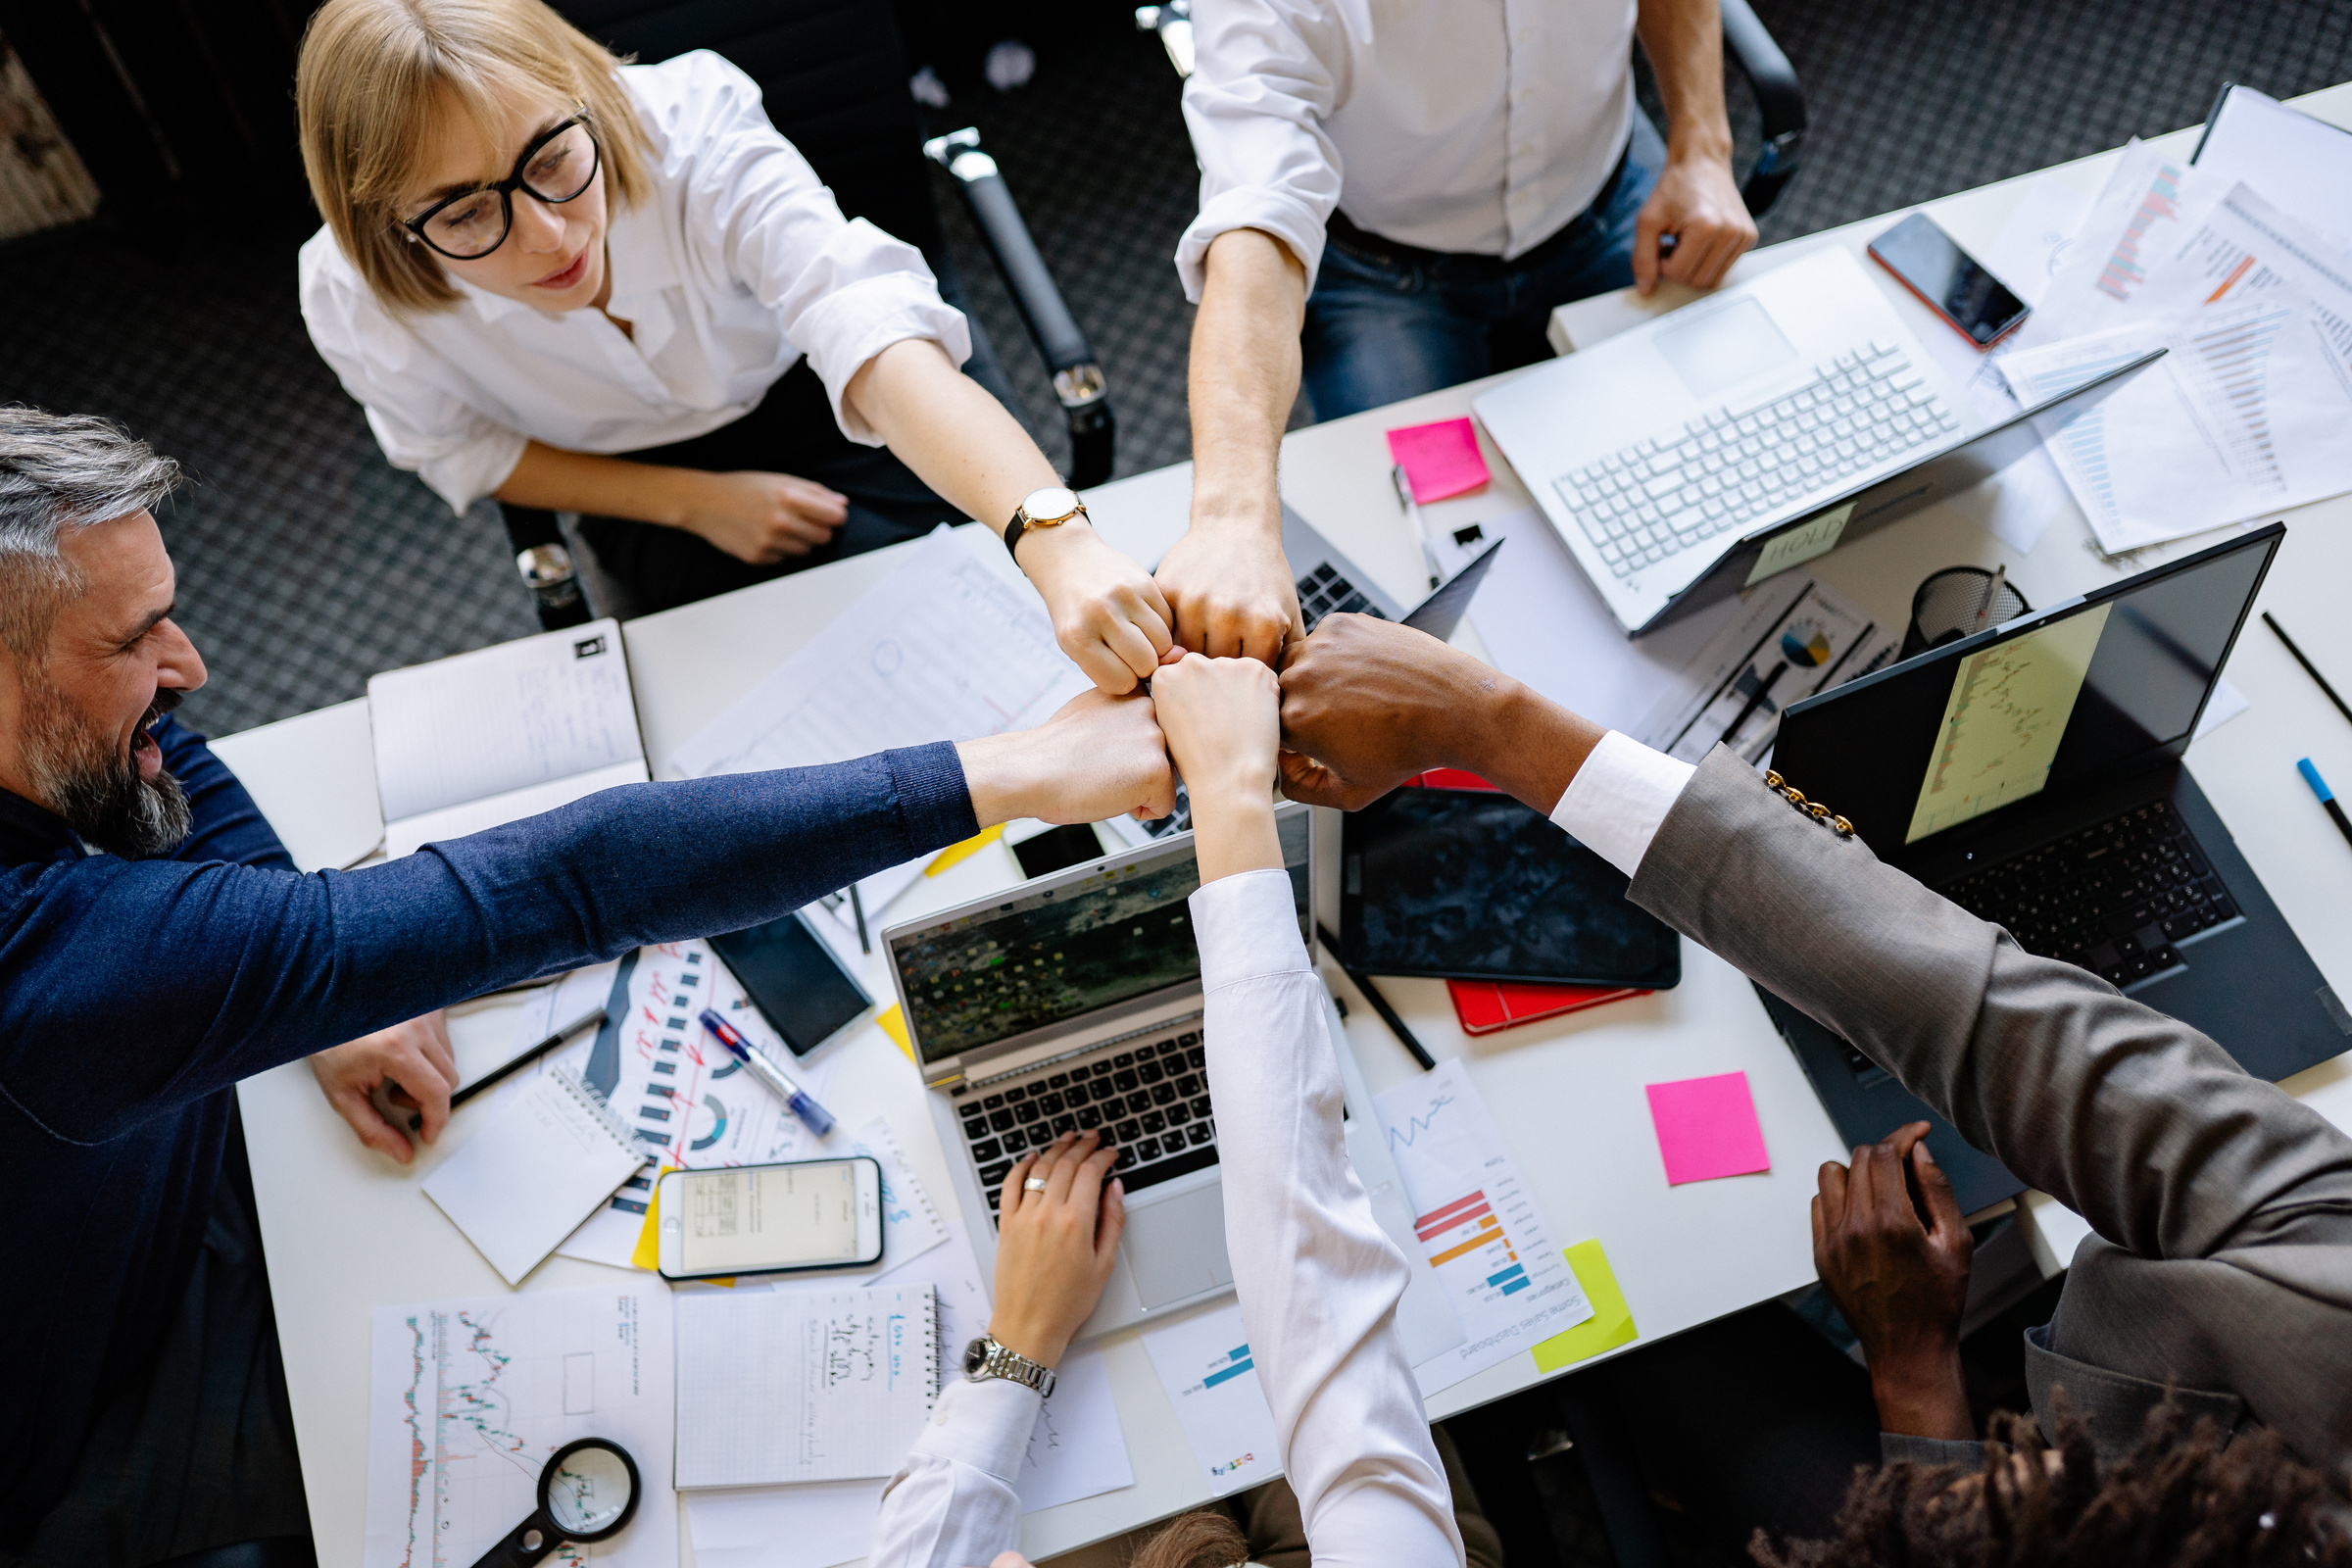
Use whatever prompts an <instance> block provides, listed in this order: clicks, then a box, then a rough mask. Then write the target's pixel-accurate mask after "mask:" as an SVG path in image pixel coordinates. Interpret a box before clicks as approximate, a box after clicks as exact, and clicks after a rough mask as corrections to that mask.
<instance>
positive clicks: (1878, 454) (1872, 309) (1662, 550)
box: [1472, 245, 1986, 631]
mask: <svg viewBox="0 0 2352 1568" xmlns="http://www.w3.org/2000/svg"><path fill="white" fill-rule="evenodd" d="M1472 407H1473V408H1475V409H1476V410H1477V411H1478V417H1479V418H1480V419H1481V420H1482V421H1484V422H1485V424H1486V426H1487V430H1488V432H1489V433H1490V434H1492V435H1493V436H1494V438H1495V444H1496V445H1497V446H1499V447H1501V448H1502V451H1503V454H1504V455H1505V456H1506V457H1508V458H1509V459H1510V461H1511V466H1513V467H1515V468H1517V469H1518V470H1519V472H1520V473H1521V474H1522V475H1524V476H1525V477H1526V479H1527V481H1528V489H1529V490H1530V491H1532V492H1533V493H1534V495H1535V498H1536V503H1537V505H1538V506H1540V507H1542V508H1543V509H1544V516H1545V517H1546V518H1548V519H1549V520H1550V522H1551V525H1552V527H1553V528H1554V529H1555V530H1557V531H1558V533H1559V535H1560V538H1561V539H1562V540H1563V541H1564V542H1565V543H1566V544H1567V546H1568V551H1569V554H1571V555H1573V556H1574V557H1575V558H1576V561H1577V564H1579V565H1580V566H1582V567H1583V568H1584V570H1585V574H1586V575H1587V576H1589V577H1590V578H1592V580H1593V585H1594V586H1595V587H1596V588H1597V589H1598V590H1599V591H1600V597H1601V599H1602V600H1603V602H1605V603H1606V604H1607V605H1608V607H1609V610H1610V612H1611V613H1613V614H1614V615H1615V616H1616V617H1617V619H1618V621H1619V623H1620V624H1622V625H1623V626H1624V627H1625V628H1626V629H1627V630H1628V631H1642V630H1646V629H1647V628H1649V627H1650V626H1653V625H1655V624H1657V623H1658V622H1659V621H1660V620H1661V619H1663V618H1670V615H1669V609H1670V607H1672V608H1673V609H1674V610H1677V611H1680V610H1687V609H1690V608H1694V607H1693V606H1690V605H1677V604H1676V601H1677V599H1678V596H1682V595H1683V594H1684V590H1686V589H1688V588H1690V587H1691V585H1692V584H1693V583H1694V582H1696V581H1697V579H1698V578H1699V577H1700V576H1701V575H1702V574H1703V573H1705V572H1706V571H1707V570H1708V568H1709V567H1711V566H1713V565H1714V564H1716V562H1717V561H1718V560H1720V559H1721V558H1722V557H1724V556H1725V555H1726V554H1728V553H1729V552H1731V551H1732V550H1733V549H1735V548H1736V547H1737V546H1738V545H1739V544H1740V542H1741V541H1743V540H1744V539H1746V538H1748V537H1750V536H1752V535H1753V534H1755V533H1756V532H1757V531H1759V530H1761V529H1767V528H1771V527H1774V526H1775V525H1777V524H1779V523H1782V522H1784V521H1787V520H1789V519H1793V518H1796V517H1799V516H1801V515H1804V514H1805V513H1807V512H1810V511H1813V510H1815V509H1816V508H1817V507H1818V506H1819V505H1820V504H1821V503H1822V502H1824V501H1828V500H1830V499H1832V498H1833V497H1836V496H1837V495H1838V494H1839V493H1841V492H1844V491H1847V490H1851V489H1854V488H1855V487H1857V486H1860V485H1865V484H1868V483H1870V482H1872V481H1873V480H1875V479H1877V478H1880V477H1882V476H1884V475H1886V474H1887V473H1890V472H1892V471H1894V470H1896V469H1898V468H1903V467H1906V466H1912V465H1914V464H1916V463H1918V462H1919V461H1920V460H1921V459H1922V458H1924V457H1927V456H1930V455H1932V454H1934V453H1936V452H1938V451H1942V450H1946V449H1949V448H1952V447H1956V446H1958V445H1960V444H1962V443H1964V442H1966V441H1968V440H1970V439H1971V438H1973V437H1974V436H1975V435H1976V434H1978V433H1979V428H1978V427H1981V426H1983V425H1985V423H1986V421H1985V420H1983V419H1978V418H1972V417H1971V415H1970V414H1969V412H1968V407H1967V403H1966V400H1965V399H1964V398H1962V396H1961V395H1960V390H1959V388H1957V387H1955V386H1953V385H1952V383H1951V382H1950V380H1949V379H1947V378H1946V377H1945V376H1944V374H1943V372H1942V371H1941V370H1939V369H1938V368H1936V363H1935V362H1934V361H1933V360H1932V359H1930V358H1929V356H1928V354H1927V351H1926V350H1925V349H1924V348H1922V347H1921V346H1920V344H1919V341H1918V340H1917V339H1916V338H1915V337H1914V336H1913V335H1912V333H1911V331H1910V329H1909V328H1908V327H1907V326H1905V325H1904V323H1903V321H1902V319H1900V318H1899V317H1898V316H1896V314H1895V312H1894V308H1893V306H1892V305H1891V304H1890V303H1889V302H1888V301H1887V296H1886V295H1885V294H1884V293H1883V292H1881V290H1880V288H1879V286H1878V284H1877V283H1875V282H1874V281H1873V280H1872V279H1871V278H1870V277H1869V276H1868V275H1867V274H1866V273H1865V272H1864V271H1863V268H1862V264H1861V263H1860V262H1858V261H1856V260H1855V259H1854V258H1853V257H1852V256H1851V255H1849V254H1848V253H1847V252H1846V251H1844V250H1843V249H1841V248H1839V247H1838V246H1835V245H1829V246H1824V247H1822V248H1821V249H1819V250H1817V251H1815V252H1813V253H1812V254H1811V255H1808V256H1804V257H1801V258H1799V259H1797V260H1795V261H1792V262H1789V264H1787V265H1786V266H1784V267H1780V268H1776V269H1774V270H1772V271H1769V272H1767V273H1765V274H1764V275H1763V276H1761V277H1758V278H1755V279H1754V280H1752V281H1750V282H1747V283H1742V284H1740V285H1739V286H1738V287H1736V288H1728V289H1725V290H1724V291H1722V292H1721V293H1719V294H1716V295H1714V296H1713V297H1711V298H1708V299H1705V300H1701V301H1699V302H1697V303H1696V304H1692V305H1688V306H1685V307H1684V308H1683V309H1681V310H1679V311H1675V312H1673V313H1671V314H1670V315H1667V316H1663V317H1660V318H1659V319H1657V320H1655V321H1652V322H1649V323H1647V324H1646V325H1643V326H1642V327H1638V328H1636V329H1635V330H1633V331H1630V332H1624V333H1621V334H1619V335H1618V336H1616V337H1612V338H1609V339H1607V340H1605V341H1603V342H1600V343H1595V344H1594V345H1593V347H1591V348H1589V349H1581V350H1579V351H1578V352H1576V353H1574V354H1571V355H1569V356H1567V357H1566V358H1565V359H1562V360H1558V361H1555V362H1553V363H1552V364H1550V365H1547V366H1544V368H1541V369H1538V370H1535V371H1533V372H1531V373H1530V374H1527V375H1524V376H1521V377H1520V378H1519V379H1517V380H1515V381H1512V382H1511V383H1509V384H1508V385H1506V386H1501V387H1497V388H1495V390H1494V391H1491V392H1487V393H1483V394H1481V395H1480V396H1479V397H1478V398H1477V399H1475V400H1474V401H1473V403H1472ZM1842 528H1843V523H1842V519H1841V520H1840V521H1839V522H1838V523H1836V524H1831V523H1827V522H1825V523H1824V524H1823V525H1822V526H1820V527H1818V528H1816V529H1815V530H1813V532H1814V533H1815V534H1817V535H1818V536H1819V537H1811V538H1804V539H1796V538H1793V537H1792V538H1791V539H1790V540H1789V543H1788V544H1787V545H1786V546H1785V548H1784V549H1782V550H1781V551H1780V552H1778V553H1777V554H1768V555H1766V556H1764V557H1763V558H1761V559H1760V560H1759V562H1758V563H1757V569H1758V572H1759V576H1758V577H1757V578H1756V579H1754V580H1760V577H1761V576H1764V575H1770V574H1771V573H1772V572H1773V571H1777V570H1781V569H1784V568H1785V567H1786V566H1788V565H1794V564H1797V563H1798V562H1800V561H1803V560H1806V559H1809V555H1808V552H1809V554H1810V555H1820V554H1823V553H1824V552H1826V551H1828V550H1829V549H1830V548H1832V547H1833V546H1834V545H1836V544H1837V543H1838V538H1839V536H1840V534H1841V532H1842ZM1783 557H1786V558H1788V559H1786V560H1783V559H1781V558H1783ZM1740 586H1744V585H1743V584H1734V585H1732V587H1733V589H1734V590H1736V589H1737V588H1738V587H1740Z"/></svg>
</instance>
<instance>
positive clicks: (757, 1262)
mask: <svg viewBox="0 0 2352 1568" xmlns="http://www.w3.org/2000/svg"><path fill="white" fill-rule="evenodd" d="M656 1203H657V1209H658V1212H659V1213H660V1216H661V1224H660V1226H659V1227H658V1230H657V1235H658V1237H659V1243H660V1245H659V1248H658V1252H657V1256H658V1266H659V1267H660V1269H661V1271H662V1278H663V1279H669V1280H700V1279H712V1278H718V1279H725V1278H728V1277H730V1276H733V1275H737V1274H783V1273H789V1272H792V1271H794V1270H797V1269H815V1268H855V1267H857V1266H858V1265H859V1264H863V1263H877V1262H880V1261H881V1258H882V1167H881V1166H880V1165H879V1164H877V1163H875V1162H874V1161H873V1160H872V1159H869V1158H867V1157H865V1156H863V1155H859V1156H858V1157H856V1158H854V1159H808V1160H797V1161H794V1162H793V1163H791V1164H785V1165H735V1166H726V1167H721V1168H719V1169H716V1170H673V1171H670V1172H668V1173H667V1174H665V1175H664V1176H663V1177H662V1182H661V1187H660V1189H659V1191H658V1192H657V1194H656Z"/></svg>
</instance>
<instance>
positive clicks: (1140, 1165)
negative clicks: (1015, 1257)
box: [954, 1018, 1217, 1222]
mask: <svg viewBox="0 0 2352 1568" xmlns="http://www.w3.org/2000/svg"><path fill="white" fill-rule="evenodd" d="M1191 1024H1192V1027H1190V1028H1189V1029H1182V1030H1179V1031H1176V1032H1172V1033H1170V1034H1168V1035H1166V1036H1164V1037H1162V1038H1160V1039H1158V1040H1150V1039H1146V1040H1141V1041H1133V1040H1122V1041H1119V1042H1118V1043H1117V1044H1116V1045H1115V1046H1112V1047H1106V1048H1105V1049H1104V1051H1103V1054H1101V1055H1100V1056H1094V1057H1089V1058H1087V1059H1085V1060H1082V1061H1079V1062H1077V1063H1075V1064H1072V1063H1070V1062H1063V1061H1056V1062H1052V1063H1049V1064H1048V1065H1047V1066H1045V1067H1041V1068H1039V1069H1038V1070H1037V1071H1036V1072H1034V1073H1031V1074H1029V1075H1028V1076H1026V1077H1023V1078H1018V1079H1013V1080H1010V1081H1007V1082H1003V1083H990V1084H987V1085H984V1086H981V1087H978V1088H969V1087H967V1088H958V1089H956V1090H955V1091H954V1094H955V1096H956V1116H957V1118H958V1119H959V1120H960V1121H961V1122H962V1124H963V1141H964V1145H965V1147H967V1148H968V1149H970V1150H971V1152H972V1163H973V1164H974V1165H976V1166H978V1167H979V1170H980V1185H981V1186H982V1187H983V1188H985V1189H986V1190H987V1192H988V1212H989V1218H990V1220H991V1221H992V1222H993V1221H994V1220H995V1219H996V1217H997V1209H998V1206H999V1205H1000V1204H1001V1203H1002V1202H1003V1201H1004V1189H1005V1173H1006V1172H1007V1171H1009V1170H1011V1169H1012V1165H1013V1161H1014V1160H1016V1159H1018V1158H1020V1157H1021V1155H1023V1154H1024V1153H1027V1152H1029V1151H1030V1150H1032V1149H1038V1148H1042V1147H1043V1146H1045V1145H1047V1144H1050V1143H1052V1142H1053V1141H1054V1139H1055V1138H1057V1137H1059V1136H1060V1135H1061V1134H1063V1133H1077V1132H1090V1131H1095V1130H1097V1129H1100V1130H1101V1131H1102V1132H1103V1134H1104V1136H1105V1137H1107V1138H1108V1140H1109V1141H1110V1142H1111V1143H1113V1144H1116V1145H1117V1146H1118V1150H1119V1162H1118V1165H1117V1166H1116V1167H1115V1168H1116V1170H1117V1172H1118V1176H1119V1180H1120V1181H1121V1182H1123V1183H1125V1184H1126V1188H1127V1191H1128V1192H1130V1193H1137V1192H1141V1191H1143V1190H1144V1189H1145V1188H1147V1187H1156V1186H1157V1185H1159V1184H1160V1183H1161V1182H1164V1181H1172V1180H1174V1179H1175V1178H1176V1177H1178V1176H1183V1175H1186V1174H1188V1173H1190V1172H1192V1171H1197V1170H1206V1169H1208V1167H1210V1166H1211V1165H1214V1164H1215V1163H1216V1162H1217V1124H1216V1122H1215V1120H1214V1119H1213V1118H1212V1117H1211V1116H1210V1115H1209V1112H1208V1076H1207V1065H1206V1064H1207V1055H1206V1053H1205V1052H1204V1051H1203V1050H1202V1048H1201V1034H1200V1028H1201V1024H1200V1020H1199V1019H1197V1018H1196V1019H1193V1020H1191Z"/></svg>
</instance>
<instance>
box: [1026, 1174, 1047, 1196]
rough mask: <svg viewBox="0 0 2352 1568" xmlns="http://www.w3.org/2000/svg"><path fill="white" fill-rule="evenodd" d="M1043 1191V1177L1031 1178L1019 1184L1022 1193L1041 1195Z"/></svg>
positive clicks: (1044, 1188)
mask: <svg viewBox="0 0 2352 1568" xmlns="http://www.w3.org/2000/svg"><path fill="white" fill-rule="evenodd" d="M1045 1190H1046V1179H1045V1178H1044V1177H1043V1176H1032V1177H1030V1178H1029V1179H1028V1180H1027V1181H1025V1182H1023V1183H1021V1191H1022V1192H1024V1193H1042V1192H1044V1191H1045Z"/></svg>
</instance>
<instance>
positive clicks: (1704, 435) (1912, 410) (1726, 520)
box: [1300, 339, 1960, 601]
mask: <svg viewBox="0 0 2352 1568" xmlns="http://www.w3.org/2000/svg"><path fill="white" fill-rule="evenodd" d="M1958 428H1960V421H1959V419H1958V417H1956V416H1954V415H1953V413H1952V411H1951V410H1950V409H1948V408H1945V407H1944V406H1943V403H1942V400H1941V399H1939V398H1937V397H1936V395H1935V394H1934V393H1933V392H1931V391H1929V390H1928V387H1927V378H1926V377H1925V376H1923V375H1921V374H1920V373H1919V371H1918V370H1917V369H1916V368H1913V366H1912V364H1911V362H1910V360H1909V359H1907V358H1906V357H1905V356H1904V354H1903V352H1902V350H1900V349H1898V348H1896V347H1895V346H1894V345H1893V344H1892V343H1889V342H1887V341H1886V340H1884V339H1880V340H1878V341H1876V342H1873V343H1872V344H1870V346H1869V347H1867V348H1865V349H1861V350H1858V351H1856V352H1855V353H1852V354H1840V355H1838V357H1837V358H1836V359H1835V360H1830V361H1825V362H1824V363H1823V364H1821V365H1820V366H1819V367H1817V368H1816V369H1815V372H1814V377H1813V380H1812V381H1811V382H1810V383H1808V384H1807V385H1805V386H1802V387H1799V388H1798V389H1796V390H1795V391H1793V392H1789V393H1785V394H1783V395H1782V396H1780V397H1777V398H1773V399H1771V400H1769V401H1767V402H1764V403H1760V404H1757V405H1756V406H1754V407H1753V408H1738V409H1736V408H1730V407H1725V408H1719V409H1715V410H1712V411H1710V412H1708V413H1706V414H1703V415H1700V416H1699V417H1697V418H1694V419H1691V420H1690V421H1688V422H1687V423H1685V424H1684V425H1683V426H1682V427H1681V428H1680V429H1676V430H1669V431H1663V432H1661V433H1660V434H1659V435H1657V436H1656V437H1654V438H1653V439H1650V440H1646V441H1637V442H1635V443H1634V444H1633V445H1632V446H1629V447H1627V448H1626V449H1625V450H1623V451H1622V452H1618V453H1614V454H1612V455H1611V456H1609V457H1606V458H1602V459H1600V460H1599V461H1597V462H1595V463H1593V464H1590V465H1588V466H1585V467H1582V468H1577V469H1573V470H1571V471H1570V472H1567V473H1564V474H1562V475H1560V476H1559V477H1558V478H1556V479H1554V480H1553V481H1552V487H1553V488H1554V489H1556V490H1557V491H1558V492H1559V495H1560V499H1561V501H1563V502H1564V503H1566V505H1567V508H1568V511H1569V513H1570V515H1573V516H1574V517H1575V518H1576V522H1577V526H1579V527H1580V528H1582V529H1583V530H1584V532H1585V537H1586V538H1588V539H1590V540H1592V541H1593V548H1594V549H1596V550H1598V551H1599V552H1600V559H1601V560H1603V561H1605V562H1607V563H1608V565H1609V569H1610V570H1611V571H1612V572H1614V573H1616V574H1617V575H1618V576H1620V577H1625V576H1629V575H1631V574H1632V573H1633V572H1635V571H1637V570H1639V569H1641V568H1642V567H1643V566H1646V565H1650V564H1654V563H1656V562H1660V561H1663V560H1665V559H1666V558H1667V557H1668V556H1670V555H1673V554H1675V553H1677V552H1679V551H1683V550H1688V549H1690V548H1691V546H1692V545H1695V544H1698V543H1700V542H1701V541H1703V540H1708V539H1713V538H1716V537H1717V536H1719V535H1722V534H1724V533H1735V534H1736V533H1740V532H1743V531H1744V529H1745V525H1746V524H1748V523H1750V522H1752V521H1753V520H1754V519H1756V518H1758V517H1761V516H1764V515H1768V514H1770V513H1772V512H1774V511H1776V510H1778V509H1780V508H1781V507H1783V506H1786V505H1787V504H1788V503H1789V502H1792V501H1801V500H1802V499H1803V498H1804V497H1806V496H1808V495H1816V494H1824V495H1826V494H1829V493H1831V492H1834V491H1836V490H1837V489H1838V488H1839V487H1840V486H1839V481H1841V480H1843V479H1845V478H1847V477H1849V476H1851V475H1853V474H1856V473H1860V472H1861V471H1862V470H1863V469H1865V468H1870V467H1874V466H1877V465H1879V464H1881V463H1884V462H1886V461H1887V459H1889V458H1893V457H1898V456H1900V455H1901V454H1903V453H1905V452H1908V451H1910V450H1911V449H1912V448H1914V447H1918V446H1924V445H1925V444H1927V443H1928V442H1929V441H1932V440H1935V439H1937V438H1938V437H1940V436H1942V435H1944V434H1946V433H1948V432H1950V431H1953V430H1957V429H1958ZM1304 597H1305V595H1304V585H1303V584H1302V585H1301V587H1300V598H1301V601H1303V599H1304Z"/></svg>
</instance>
